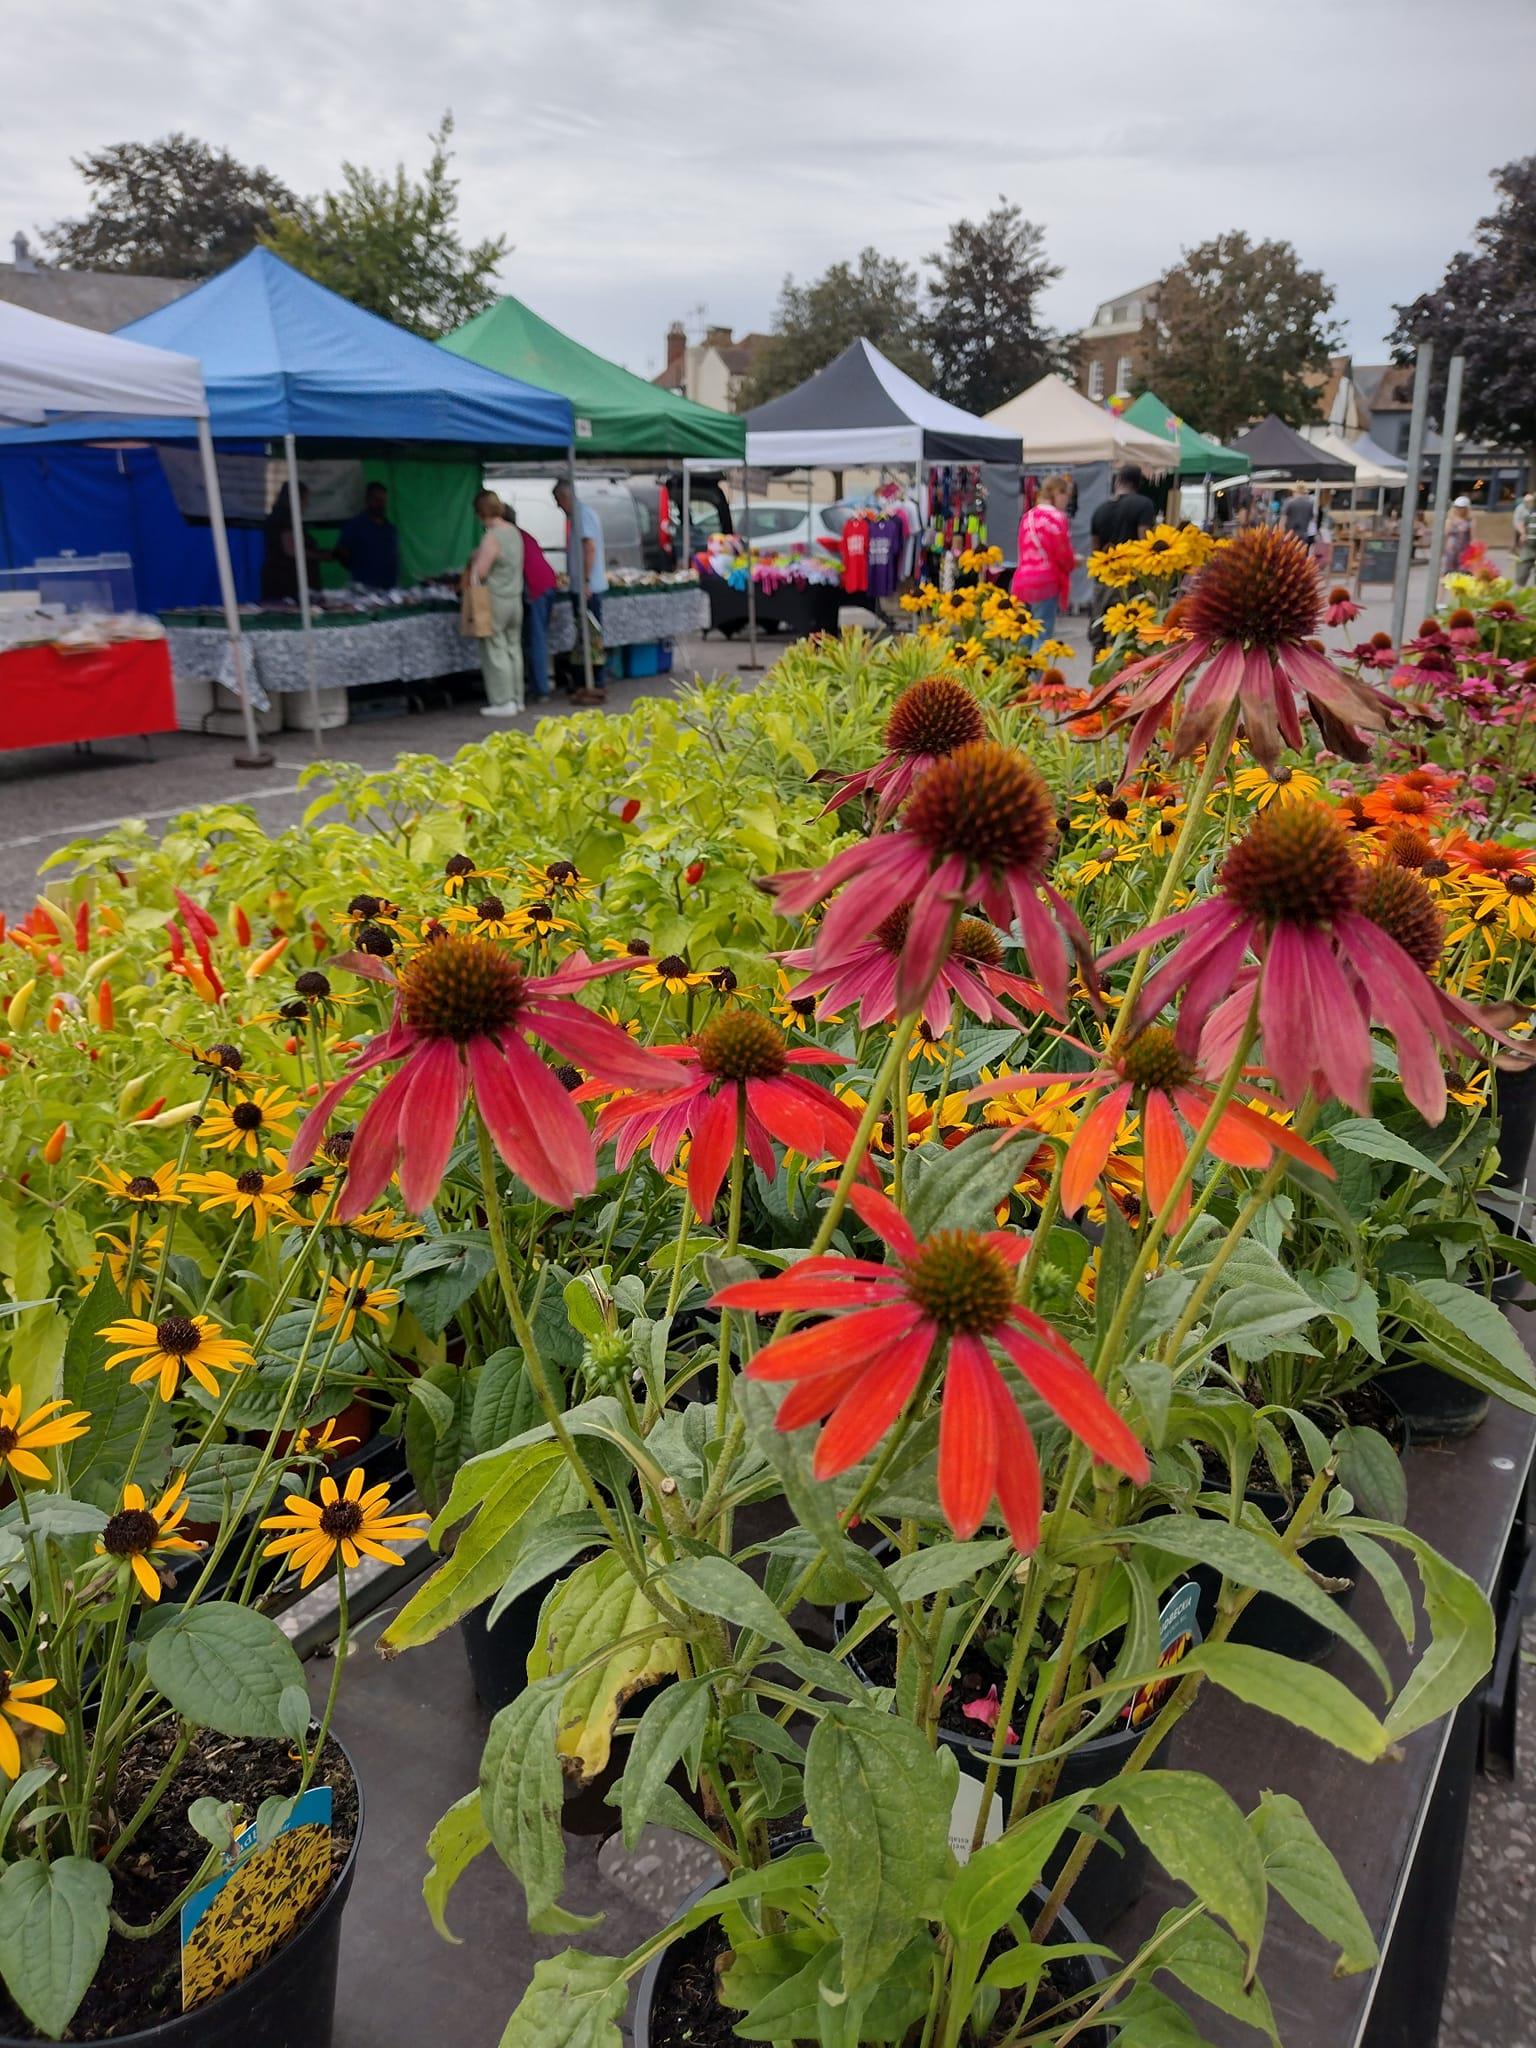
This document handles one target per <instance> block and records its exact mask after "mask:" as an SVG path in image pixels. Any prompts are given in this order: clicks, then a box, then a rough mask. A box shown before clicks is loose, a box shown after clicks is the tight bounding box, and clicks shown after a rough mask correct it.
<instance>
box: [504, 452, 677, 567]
mask: <svg viewBox="0 0 1536 2048" xmlns="http://www.w3.org/2000/svg"><path fill="white" fill-rule="evenodd" d="M559 481H560V479H559V477H558V475H556V474H554V473H551V474H550V475H548V476H527V475H522V476H497V475H496V474H495V473H494V472H488V473H487V475H486V478H485V488H486V489H487V490H488V491H494V492H495V493H496V495H497V496H498V497H499V498H500V499H501V500H502V501H503V503H505V504H507V505H510V506H511V508H512V511H513V513H514V514H515V516H516V519H517V523H518V525H519V526H522V527H525V528H526V529H527V530H528V532H529V533H531V534H532V535H533V537H534V539H535V540H536V541H537V542H538V544H539V546H540V547H541V548H542V549H543V550H544V552H545V554H546V555H547V556H548V557H549V562H550V566H551V568H553V569H554V570H556V571H557V572H558V573H559V574H560V575H562V576H563V575H564V574H565V514H564V513H563V512H562V511H561V510H560V507H559V506H558V505H557V504H556V503H555V500H554V497H553V489H554V486H555V484H557V483H558V482H559ZM576 495H577V496H578V497H579V498H580V499H581V501H582V503H583V504H586V505H590V506H592V508H593V510H594V511H595V512H596V513H597V516H598V519H599V521H600V522H601V525H602V529H603V553H604V557H605V559H606V561H607V564H608V567H609V568H610V569H643V568H645V567H647V566H648V565H647V560H646V548H645V539H644V526H643V524H642V516H641V510H640V507H639V506H638V505H637V504H636V502H635V497H634V494H633V492H632V491H631V490H630V488H629V484H628V482H627V480H625V479H624V478H620V477H604V476H578V477H577V479H576Z"/></svg>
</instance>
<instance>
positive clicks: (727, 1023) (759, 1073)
mask: <svg viewBox="0 0 1536 2048" xmlns="http://www.w3.org/2000/svg"><path fill="white" fill-rule="evenodd" d="M693 1043H694V1048H695V1050H696V1051H697V1053H698V1055H699V1065H700V1066H701V1067H702V1068H703V1069H704V1072H705V1073H706V1074H714V1075H716V1076H718V1078H719V1079H720V1080H722V1081H771V1080H774V1079H776V1078H777V1076H778V1075H780V1074H782V1073H783V1071H784V1034H783V1032H782V1031H781V1030H780V1029H779V1027H778V1025H777V1024H774V1023H772V1022H770V1020H769V1019H768V1018H767V1017H760V1016H759V1015H758V1014H757V1012H756V1011H755V1010H730V1011H728V1012H727V1013H726V1015H725V1016H723V1017H716V1018H714V1019H712V1020H711V1022H709V1023H708V1024H706V1025H705V1026H704V1029H703V1030H702V1031H701V1032H700V1033H699V1034H698V1036H697V1037H696V1038H695V1039H694V1041H693Z"/></svg>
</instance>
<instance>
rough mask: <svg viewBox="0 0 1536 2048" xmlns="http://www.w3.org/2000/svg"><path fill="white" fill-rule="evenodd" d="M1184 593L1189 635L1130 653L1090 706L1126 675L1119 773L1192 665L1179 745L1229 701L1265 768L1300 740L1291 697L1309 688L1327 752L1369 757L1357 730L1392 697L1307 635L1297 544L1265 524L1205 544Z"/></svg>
mask: <svg viewBox="0 0 1536 2048" xmlns="http://www.w3.org/2000/svg"><path fill="white" fill-rule="evenodd" d="M1188 602H1189V609H1188V612H1187V613H1186V615H1185V624H1186V625H1187V626H1188V628H1189V638H1188V639H1187V640H1182V641H1180V642H1178V643H1177V644H1176V645H1175V646H1172V647H1164V648H1160V649H1159V650H1158V651H1157V652H1156V653H1155V654H1149V655H1146V656H1145V657H1144V658H1143V659H1142V660H1140V661H1134V662H1132V663H1131V664H1130V666H1129V667H1128V668H1123V669H1122V670H1121V671H1120V673H1119V674H1118V675H1117V676H1116V677H1115V678H1114V679H1113V681H1112V682H1109V683H1105V684H1104V685H1103V686H1102V688H1101V689H1099V690H1098V691H1097V692H1096V694H1095V695H1094V697H1093V698H1092V699H1090V706H1091V708H1094V709H1096V708H1097V707H1098V706H1099V705H1100V704H1101V703H1106V702H1107V701H1108V699H1109V698H1110V696H1111V695H1112V694H1113V693H1114V692H1115V691H1116V690H1125V689H1127V688H1128V687H1130V686H1132V685H1134V688H1132V691H1131V698H1130V702H1129V703H1128V704H1127V706H1126V708H1125V710H1124V711H1123V712H1122V713H1121V714H1120V716H1119V718H1118V719H1117V720H1116V723H1117V724H1120V723H1123V722H1125V721H1126V720H1128V719H1134V720H1135V725H1134V726H1133V728H1132V731H1131V742H1130V750H1129V754H1128V756H1127V760H1126V773H1127V774H1130V773H1133V772H1134V770H1135V768H1136V766H1137V764H1138V762H1139V761H1140V760H1141V758H1142V756H1143V755H1144V754H1145V753H1146V751H1147V748H1148V747H1149V746H1150V745H1151V744H1152V739H1153V735H1154V734H1155V733H1156V731H1157V729H1158V727H1159V726H1160V725H1161V724H1162V722H1163V719H1164V717H1165V716H1166V715H1167V713H1168V711H1169V709H1170V708H1171V706H1172V705H1173V702H1174V699H1175V697H1176V695H1177V693H1178V691H1179V688H1180V686H1181V685H1182V684H1186V683H1189V682H1190V681H1191V680H1192V679H1193V678H1195V677H1196V676H1198V677H1199V680H1198V681H1197V682H1195V683H1194V687H1193V688H1192V689H1191V690H1190V691H1189V694H1188V696H1187V697H1186V698H1185V700H1184V704H1183V709H1182V711H1181V713H1180V715H1179V721H1178V724H1177V726H1176V728H1175V730H1174V735H1173V748H1172V750H1173V752H1174V754H1175V755H1184V754H1192V753H1193V752H1194V751H1195V749H1196V748H1197V747H1201V746H1205V745H1206V744H1208V743H1209V741H1211V740H1212V739H1213V738H1214V737H1215V735H1216V733H1217V731H1218V729H1219V728H1220V726H1221V722H1222V720H1223V718H1225V717H1226V715H1227V713H1228V712H1229V711H1230V710H1231V709H1232V707H1233V706H1234V705H1237V706H1239V707H1240V708H1241V711H1242V717H1243V725H1244V728H1245V730H1246V732H1247V735H1248V744H1249V745H1250V746H1251V747H1252V749H1253V751H1254V753H1255V754H1256V755H1257V757H1258V758H1259V760H1260V761H1262V762H1263V764H1264V766H1265V767H1266V768H1273V767H1275V766H1276V765H1277V763H1278V762H1279V759H1280V753H1281V743H1282V740H1283V741H1284V744H1285V745H1286V746H1288V747H1291V748H1294V749H1295V750H1296V751H1297V752H1300V750H1301V747H1302V744H1303V742H1302V733H1301V719H1300V716H1299V714H1298V700H1299V699H1301V698H1305V699H1306V702H1307V705H1308V708H1309V709H1310V711H1311V713H1312V717H1313V718H1314V719H1315V720H1316V722H1317V725H1318V727H1319V729H1320V730H1321V732H1322V736H1323V739H1324V741H1325V743H1326V744H1327V745H1328V746H1329V747H1331V748H1332V749H1333V751H1334V752H1335V753H1337V754H1347V755H1348V756H1349V757H1350V758H1351V759H1353V760H1358V761H1363V760H1364V759H1365V758H1366V756H1367V754H1368V752H1369V747H1368V743H1367V741H1366V739H1365V733H1366V732H1381V731H1382V730H1384V729H1385V726H1386V723H1387V719H1388V717H1389V715H1390V714H1391V712H1392V711H1393V709H1394V708H1395V707H1394V705H1393V702H1392V699H1391V698H1390V697H1387V696H1384V695H1383V694H1382V693H1381V692H1380V691H1379V690H1375V689H1373V688H1371V686H1370V685H1369V684H1366V683H1363V682H1360V681H1359V680H1358V679H1356V678H1354V677H1352V676H1347V675H1345V674H1344V673H1343V672H1342V671H1341V670H1340V669H1337V668H1335V667H1334V665H1333V663H1332V662H1331V661H1330V660H1329V659H1328V658H1327V656H1326V655H1325V654H1321V653H1319V652H1318V651H1317V649H1316V648H1314V647H1311V646H1309V645H1308V644H1307V643H1308V641H1309V640H1310V639H1311V637H1312V636H1313V635H1314V634H1315V633H1316V631H1317V626H1318V617H1319V614H1320V612H1321V609H1322V599H1321V595H1320V593H1319V591H1318V587H1317V577H1316V574H1315V573H1314V571H1313V568H1312V563H1311V559H1310V557H1309V556H1308V554H1307V552H1306V550H1305V549H1304V548H1299V547H1297V545H1296V543H1295V542H1294V541H1293V540H1292V539H1291V538H1290V536H1289V535H1288V534H1284V533H1279V532H1276V531H1274V530H1272V529H1271V528H1269V527H1255V528H1252V529H1250V531H1248V532H1247V533H1242V534H1239V535H1238V537H1237V538H1236V540H1234V541H1233V542H1232V543H1231V545H1230V546H1228V547H1225V548H1221V549H1218V551H1217V552H1216V553H1215V554H1214V555H1212V557H1211V559H1210V560H1209V561H1208V562H1207V563H1206V565H1205V567H1204V568H1203V569H1202V570H1201V571H1200V573H1199V575H1198V577H1197V578H1196V580H1195V582H1194V584H1193V586H1192V588H1191V589H1190V591H1189V592H1188ZM1361 728H1363V729H1364V730H1363V731H1362V730H1361Z"/></svg>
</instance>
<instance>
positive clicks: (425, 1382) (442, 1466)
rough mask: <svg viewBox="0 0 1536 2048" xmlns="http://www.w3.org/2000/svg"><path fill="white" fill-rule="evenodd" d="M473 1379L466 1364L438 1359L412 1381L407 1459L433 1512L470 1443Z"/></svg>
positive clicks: (450, 1485) (473, 1392)
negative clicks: (443, 1361) (445, 1363)
mask: <svg viewBox="0 0 1536 2048" xmlns="http://www.w3.org/2000/svg"><path fill="white" fill-rule="evenodd" d="M475 1380H476V1374H475V1373H474V1372H473V1371H470V1372H466V1371H465V1370H464V1369H463V1367H462V1366H457V1365H434V1366H433V1367H432V1369H431V1370H430V1371H429V1372H424V1373H419V1374H418V1375H417V1376H416V1378H415V1379H413V1380H411V1381H409V1382H408V1384H409V1387H410V1400H409V1401H408V1403H407V1405H406V1411H405V1457H406V1463H407V1464H408V1465H409V1467H410V1473H411V1477H412V1479H414V1480H415V1482H416V1491H417V1492H418V1493H419V1494H420V1495H421V1498H422V1500H423V1502H424V1503H425V1504H426V1506H427V1507H428V1508H429V1509H430V1510H431V1511H432V1513H433V1514H436V1513H437V1511H438V1509H439V1508H440V1507H441V1506H442V1505H443V1503H444V1501H445V1500H446V1499H447V1497H448V1494H449V1492H450V1491H451V1489H452V1486H453V1481H454V1477H455V1475H456V1474H457V1472H458V1470H459V1467H460V1466H461V1465H462V1464H463V1463H464V1462H465V1460H466V1459H467V1458H468V1457H469V1455H470V1452H471V1449H472V1444H471V1439H470V1416H471V1414H472V1411H473V1407H474V1398H475Z"/></svg>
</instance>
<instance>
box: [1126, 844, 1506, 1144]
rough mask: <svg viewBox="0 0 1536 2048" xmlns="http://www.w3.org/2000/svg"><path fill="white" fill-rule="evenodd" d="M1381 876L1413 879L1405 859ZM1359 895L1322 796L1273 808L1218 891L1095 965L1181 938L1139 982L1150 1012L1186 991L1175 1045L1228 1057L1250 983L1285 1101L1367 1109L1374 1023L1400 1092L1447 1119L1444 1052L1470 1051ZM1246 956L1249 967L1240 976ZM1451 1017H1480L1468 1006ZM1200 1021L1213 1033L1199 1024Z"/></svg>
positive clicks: (1353, 865) (1361, 878)
mask: <svg viewBox="0 0 1536 2048" xmlns="http://www.w3.org/2000/svg"><path fill="white" fill-rule="evenodd" d="M1390 872H1391V873H1392V874H1394V875H1397V876H1401V877H1403V878H1404V879H1405V880H1407V881H1414V880H1415V879H1416V878H1415V877H1413V876H1412V875H1411V874H1410V873H1409V871H1408V870H1407V869H1406V868H1392V869H1391V870H1390ZM1418 886H1419V887H1420V888H1422V887H1423V884H1422V883H1420V884H1419V885H1418ZM1365 891H1366V876H1365V874H1364V873H1363V872H1362V870H1361V868H1360V866H1359V864H1358V863H1357V862H1356V860H1355V858H1354V855H1353V854H1352V852H1351V851H1350V840H1349V835H1348V834H1347V832H1346V831H1345V829H1344V825H1343V823H1342V821H1341V820H1340V818H1339V817H1338V815H1337V813H1335V812H1334V811H1332V810H1329V809H1327V808H1325V807H1324V806H1323V805H1322V804H1311V803H1296V804H1276V805H1272V806H1271V807H1270V809H1268V810H1266V811H1260V812H1259V813H1258V815H1257V816H1256V817H1255V818H1254V820H1253V822H1252V824H1251V825H1250V826H1249V828H1248V831H1247V832H1246V833H1245V835H1244V836H1243V838H1241V839H1240V840H1239V841H1238V842H1237V844H1236V845H1235V846H1234V847H1233V848H1232V849H1231V851H1230V852H1229V853H1228V854H1227V857H1226V859H1225V861H1224V862H1223V863H1222V868H1221V876H1220V887H1219V890H1218V892H1217V893H1216V894H1215V895H1214V896H1210V897H1207V898H1205V899H1203V900H1202V901H1200V902H1198V903H1196V904H1194V905H1192V906H1191V907H1190V908H1189V909H1188V910H1181V911H1179V912H1178V913H1177V914H1176V915H1175V916H1173V917H1168V918H1164V919H1163V920H1162V922H1161V923H1160V924H1156V925H1153V926H1151V927H1150V928H1149V929H1148V930H1146V931H1143V932H1138V933H1137V934H1136V935H1135V936H1134V937H1133V938H1130V939H1126V940H1124V941H1123V942H1122V943H1121V944H1120V945H1118V946H1113V947H1111V948H1110V950H1109V952H1108V953H1106V954H1105V955H1104V957H1103V959H1102V960H1101V961H1100V963H1099V964H1100V966H1101V968H1102V967H1108V966H1111V965H1113V964H1114V962H1115V961H1117V960H1123V959H1124V958H1126V956H1127V955H1129V954H1131V953H1137V952H1141V951H1142V950H1144V949H1145V948H1146V947H1148V946H1155V945H1158V944H1160V943H1161V942H1162V941H1163V940H1164V939H1171V938H1177V940H1178V944H1177V945H1176V946H1175V948H1174V950H1173V952H1172V953H1171V954H1170V955H1169V957H1168V958H1167V959H1166V960H1165V961H1164V962H1163V963H1162V965H1161V966H1160V967H1158V968H1157V969H1155V970H1154V972H1153V973H1152V974H1150V975H1149V976H1148V977H1147V980H1146V982H1145V984H1144V985H1143V988H1142V991H1141V999H1140V1005H1139V1007H1140V1010H1141V1013H1142V1014H1143V1015H1145V1016H1148V1017H1153V1016H1156V1014H1157V1013H1158V1011H1159V1010H1161V1009H1162V1008H1163V1006H1164V1005H1165V1004H1166V1003H1168V1002H1170V1001H1171V1000H1172V998H1173V997H1174V995H1175V994H1176V993H1177V992H1178V991H1180V990H1182V991H1183V1004H1182V1007H1181V1009H1180V1013H1179V1022H1178V1029H1177V1033H1176V1041H1177V1043H1178V1047H1179V1050H1180V1051H1181V1052H1183V1053H1185V1054H1186V1055H1188V1054H1192V1053H1194V1052H1195V1051H1196V1050H1197V1049H1200V1050H1202V1051H1203V1054H1204V1057H1205V1058H1206V1060H1207V1061H1208V1062H1209V1063H1210V1065H1211V1066H1212V1067H1213V1068H1214V1067H1216V1066H1218V1065H1220V1064H1222V1062H1223V1059H1224V1057H1226V1056H1230V1047H1231V1046H1232V1044H1233V1043H1235V1040H1236V1038H1237V1036H1238V1034H1239V1033H1240V1032H1241V1029H1242V1022H1241V1020H1240V1019H1239V1018H1238V1015H1237V1012H1238V1007H1239V1005H1241V1006H1242V1018H1246V1016H1247V1014H1248V1006H1249V1005H1250V1004H1251V1001H1252V995H1253V990H1254V988H1255V986H1256V987H1257V990H1258V1002H1259V1028H1260V1031H1261V1034H1262V1039H1263V1057H1264V1064H1265V1066H1266V1067H1267V1068H1268V1069H1269V1071H1270V1073H1272V1074H1273V1075H1274V1077H1275V1080H1276V1082H1277V1083H1278V1084H1279V1087H1280V1091H1281V1093H1282V1095H1283V1096H1284V1097H1285V1098H1286V1100H1287V1101H1289V1102H1292V1103H1296V1102H1299V1101H1300V1100H1301V1098H1302V1096H1303V1094H1305V1093H1306V1091H1307V1090H1308V1089H1310V1090H1311V1091H1312V1093H1313V1094H1314V1095H1315V1096H1316V1097H1317V1098H1318V1099H1319V1100H1320V1101H1326V1100H1328V1099H1330V1098H1333V1097H1337V1099H1338V1100H1339V1101H1341V1102H1346V1103H1348V1104H1349V1106H1350V1107H1351V1108H1352V1109H1355V1110H1357V1111H1359V1112H1360V1114H1361V1115H1364V1114H1365V1112H1366V1110H1367V1108H1368V1107H1369V1103H1370V1090H1371V1025H1372V1023H1373V1022H1375V1023H1378V1024H1381V1025H1383V1026H1384V1027H1385V1028H1386V1029H1387V1031H1389V1032H1390V1033H1391V1035H1392V1037H1393V1039H1394V1040H1395V1041H1396V1045H1397V1055H1398V1066H1399V1070H1400V1072H1401V1075H1402V1081H1403V1088H1404V1090H1405V1092H1406V1093H1407V1095H1408V1098H1409V1100H1410V1101H1411V1102H1412V1103H1413V1104H1414V1105H1415V1107H1416V1108H1417V1109H1418V1110H1419V1111H1420V1113H1421V1114H1422V1115H1423V1116H1425V1117H1426V1118H1427V1119H1428V1121H1429V1122H1430V1123H1438V1122H1439V1120H1440V1118H1441V1117H1442V1116H1443V1115H1444V1114H1445V1074H1444V1072H1443V1070H1442V1067H1441V1054H1442V1052H1460V1051H1464V1050H1466V1049H1467V1047H1466V1042H1465V1039H1464V1038H1463V1036H1462V1035H1461V1032H1460V1030H1459V1028H1458V1026H1457V1025H1456V1024H1453V1022H1452V1021H1451V1015H1450V1014H1448V1012H1447V1008H1446V1006H1447V1004H1448V1003H1452V1002H1453V999H1452V998H1449V997H1447V996H1446V995H1445V994H1444V992H1443V991H1442V990H1440V989H1438V988H1436V986H1435V985H1434V983H1433V982H1431V981H1430V979H1429V977H1428V975H1427V974H1426V972H1425V970H1424V967H1423V966H1422V965H1421V964H1420V961H1419V960H1418V959H1416V958H1415V957H1414V956H1413V954H1411V953H1410V952H1409V951H1408V950H1407V949H1406V948H1405V947H1404V945H1403V944H1402V943H1401V942H1400V940H1399V938H1398V937H1396V936H1395V935H1394V934H1393V932H1392V930H1391V929H1390V928H1389V926H1388V924H1387V922H1386V921H1385V920H1383V921H1382V922H1379V923H1378V922H1377V921H1375V919H1374V918H1372V917H1370V916H1367V915H1365V914H1364V912H1363V909H1362V903H1363V898H1364V896H1365ZM1425 893H1426V894H1427V891H1426V892H1425ZM1250 953H1252V954H1253V955H1255V956H1256V958H1257V962H1258V965H1257V967H1256V969H1254V970H1253V972H1252V973H1245V972H1243V971H1242V970H1243V962H1244V960H1245V959H1246V958H1247V956H1248V955H1249V954H1250ZM1455 1014H1456V1015H1457V1016H1458V1018H1459V1021H1460V1022H1462V1023H1465V1022H1475V1021H1477V1019H1476V1015H1475V1013H1473V1012H1470V1010H1468V1009H1466V1008H1465V1006H1457V1009H1456V1011H1455ZM1208 1020H1209V1021H1214V1022H1215V1023H1216V1027H1217V1028H1216V1031H1215V1032H1214V1034H1212V1033H1208V1032H1206V1026H1207V1023H1208ZM1203 1033H1204V1034H1205V1035H1204V1037H1203V1039H1202V1034H1203Z"/></svg>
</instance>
